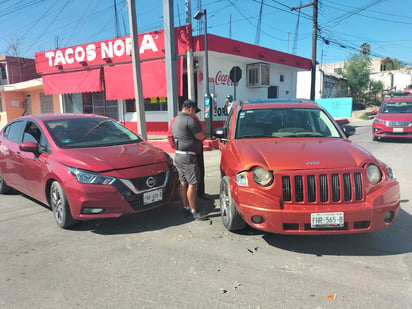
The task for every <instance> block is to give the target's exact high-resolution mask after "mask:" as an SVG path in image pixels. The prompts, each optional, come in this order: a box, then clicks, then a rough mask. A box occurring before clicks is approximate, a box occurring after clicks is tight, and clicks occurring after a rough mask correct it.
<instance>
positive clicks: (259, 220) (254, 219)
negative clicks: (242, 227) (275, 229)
mask: <svg viewBox="0 0 412 309" xmlns="http://www.w3.org/2000/svg"><path fill="white" fill-rule="evenodd" d="M250 220H251V221H252V222H253V223H256V224H260V223H263V222H265V219H263V217H262V216H258V215H254V216H252V218H250Z"/></svg>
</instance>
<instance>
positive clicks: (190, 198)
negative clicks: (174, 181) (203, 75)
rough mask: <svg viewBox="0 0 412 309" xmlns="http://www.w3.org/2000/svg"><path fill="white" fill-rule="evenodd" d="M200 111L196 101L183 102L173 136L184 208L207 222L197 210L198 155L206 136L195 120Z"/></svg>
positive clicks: (173, 125)
mask: <svg viewBox="0 0 412 309" xmlns="http://www.w3.org/2000/svg"><path fill="white" fill-rule="evenodd" d="M199 111H200V109H199V108H198V107H197V104H196V102H195V101H192V100H186V101H184V102H183V106H182V111H181V112H180V113H179V114H178V115H177V117H176V118H175V119H174V121H173V123H172V125H171V127H172V135H173V139H174V145H175V149H176V156H175V165H176V168H177V170H178V172H179V180H180V190H179V193H180V198H181V199H182V202H183V206H189V207H190V209H191V212H192V214H193V218H195V219H196V220H206V216H205V215H203V214H201V212H200V211H199V210H198V209H197V208H196V194H197V187H198V184H199V182H200V178H201V177H200V169H199V164H198V161H197V156H196V155H197V154H199V153H200V152H201V151H202V141H203V140H204V139H205V138H206V135H205V134H204V133H203V132H202V131H201V127H200V125H199V123H198V122H197V121H196V120H195V117H196V113H197V112H199Z"/></svg>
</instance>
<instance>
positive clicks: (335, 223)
mask: <svg viewBox="0 0 412 309" xmlns="http://www.w3.org/2000/svg"><path fill="white" fill-rule="evenodd" d="M310 221H311V224H310V226H311V228H331V227H343V226H344V224H345V220H344V214H343V212H321V213H312V214H310Z"/></svg>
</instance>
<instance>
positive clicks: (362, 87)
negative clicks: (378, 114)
mask: <svg viewBox="0 0 412 309" xmlns="http://www.w3.org/2000/svg"><path fill="white" fill-rule="evenodd" d="M370 64H371V61H370V59H369V58H368V56H367V55H352V56H351V57H350V58H349V60H348V61H347V62H346V63H345V66H344V68H343V77H345V78H346V79H347V81H348V86H349V91H350V95H351V96H352V98H353V102H354V103H363V102H364V101H365V93H366V91H367V90H368V87H369V82H370V79H369V74H370V69H369V67H370Z"/></svg>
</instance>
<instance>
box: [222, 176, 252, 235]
mask: <svg viewBox="0 0 412 309" xmlns="http://www.w3.org/2000/svg"><path fill="white" fill-rule="evenodd" d="M219 195H220V214H221V216H222V221H223V225H224V226H225V228H227V229H228V230H229V231H239V230H243V229H244V228H246V226H247V224H246V222H245V221H244V220H243V219H242V217H241V216H240V214H239V212H238V211H237V209H236V206H235V203H234V202H233V199H232V194H231V193H230V183H229V178H228V177H227V176H224V177H223V178H222V180H221V182H220V194H219Z"/></svg>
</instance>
